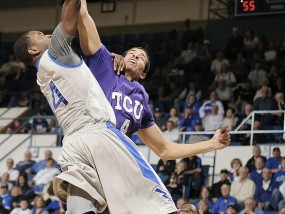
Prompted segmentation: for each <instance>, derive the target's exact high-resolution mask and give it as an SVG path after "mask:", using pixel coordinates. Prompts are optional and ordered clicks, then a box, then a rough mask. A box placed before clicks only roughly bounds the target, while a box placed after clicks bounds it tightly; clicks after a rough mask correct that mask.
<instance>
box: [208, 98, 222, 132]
mask: <svg viewBox="0 0 285 214" xmlns="http://www.w3.org/2000/svg"><path fill="white" fill-rule="evenodd" d="M222 125H223V116H222V115H221V114H219V107H218V105H216V104H215V103H213V104H212V108H211V113H210V114H208V115H207V116H206V117H205V120H204V130H205V131H215V130H217V129H219V128H221V127H222Z"/></svg>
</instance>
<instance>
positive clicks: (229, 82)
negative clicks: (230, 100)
mask: <svg viewBox="0 0 285 214" xmlns="http://www.w3.org/2000/svg"><path fill="white" fill-rule="evenodd" d="M220 80H224V81H225V83H226V86H228V87H229V88H232V87H234V86H235V85H236V84H237V80H236V77H235V74H234V73H233V72H232V71H230V70H229V64H227V63H224V64H222V66H221V72H218V73H217V74H216V76H215V81H216V82H219V81H220Z"/></svg>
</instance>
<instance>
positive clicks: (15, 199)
mask: <svg viewBox="0 0 285 214" xmlns="http://www.w3.org/2000/svg"><path fill="white" fill-rule="evenodd" d="M11 196H12V209H14V208H16V207H19V206H20V200H21V197H23V193H22V190H21V188H20V187H19V186H13V187H12V189H11Z"/></svg>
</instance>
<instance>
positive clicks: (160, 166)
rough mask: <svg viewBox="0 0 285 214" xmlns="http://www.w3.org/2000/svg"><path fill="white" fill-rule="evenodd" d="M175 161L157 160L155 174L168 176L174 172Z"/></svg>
mask: <svg viewBox="0 0 285 214" xmlns="http://www.w3.org/2000/svg"><path fill="white" fill-rule="evenodd" d="M175 166H176V160H162V159H159V161H158V163H157V170H156V172H157V174H158V175H160V174H163V175H168V176H170V175H171V174H172V173H173V172H174V171H175Z"/></svg>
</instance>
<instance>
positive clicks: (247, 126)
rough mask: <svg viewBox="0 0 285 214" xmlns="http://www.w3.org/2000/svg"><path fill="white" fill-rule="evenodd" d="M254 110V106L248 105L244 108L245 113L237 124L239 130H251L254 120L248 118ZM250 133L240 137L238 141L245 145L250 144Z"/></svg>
mask: <svg viewBox="0 0 285 214" xmlns="http://www.w3.org/2000/svg"><path fill="white" fill-rule="evenodd" d="M252 110H253V106H252V105H251V104H246V105H245V106H244V108H243V112H242V114H241V116H240V117H239V120H238V122H237V127H236V128H239V129H238V130H244V131H246V130H251V124H252V119H251V117H249V118H247V117H248V116H249V115H250V114H251V112H252ZM249 136H250V135H249V133H247V134H244V135H239V136H238V139H239V140H240V141H241V142H242V144H243V143H247V142H248V138H249Z"/></svg>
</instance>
